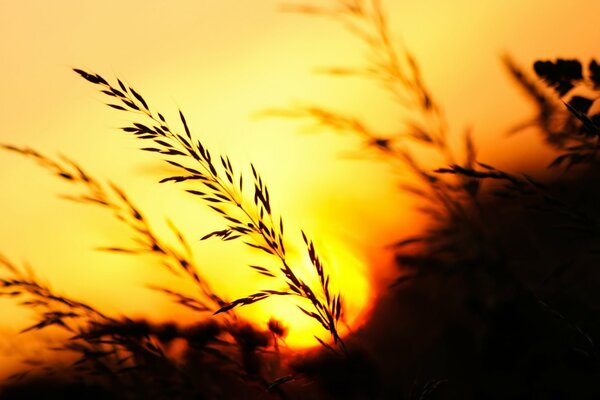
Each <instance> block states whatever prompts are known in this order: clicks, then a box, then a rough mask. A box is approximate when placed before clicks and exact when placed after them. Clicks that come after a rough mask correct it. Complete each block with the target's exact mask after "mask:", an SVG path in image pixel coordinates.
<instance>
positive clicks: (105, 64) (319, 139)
mask: <svg viewBox="0 0 600 400" xmlns="http://www.w3.org/2000/svg"><path fill="white" fill-rule="evenodd" d="M323 3H325V1H323ZM281 4H282V2H281V1H274V0H260V1H253V2H248V1H246V2H241V1H234V0H219V1H209V0H201V1H198V0H189V1H177V2H171V3H169V4H168V5H166V3H164V2H158V1H137V0H136V1H128V2H120V1H115V0H110V1H103V2H101V3H97V2H96V3H93V2H73V1H64V0H55V1H52V2H48V1H45V0H37V1H33V0H32V1H27V2H10V1H7V0H0V38H2V39H0V55H1V57H2V62H1V63H0V88H2V92H1V94H0V121H2V124H1V127H0V141H1V142H5V143H6V142H8V143H13V144H19V145H31V146H33V147H35V148H37V149H41V150H45V151H46V152H48V153H50V154H56V153H57V152H60V153H64V154H67V155H69V156H71V157H72V158H73V159H75V160H76V161H78V162H80V163H81V164H83V165H84V166H86V167H87V168H88V169H89V170H90V171H91V172H93V173H94V174H96V175H97V176H99V177H107V178H110V179H113V180H114V181H116V182H117V183H119V184H120V185H121V186H124V187H126V189H127V190H128V192H129V193H130V194H131V195H132V198H134V199H136V200H137V203H138V204H140V205H141V206H142V207H143V208H144V209H145V210H146V211H147V213H148V214H149V215H150V216H152V217H153V219H154V220H155V221H157V224H158V225H159V226H160V225H161V224H162V221H163V220H164V217H166V216H169V217H171V218H172V219H173V220H174V221H175V222H176V223H177V224H178V225H180V226H181V227H182V228H183V229H184V231H185V232H186V233H188V234H189V235H190V238H196V237H199V236H201V235H202V234H204V233H206V232H207V231H210V230H212V229H213V228H214V226H215V225H214V224H215V222H216V221H217V220H216V219H215V218H214V217H212V216H211V215H210V214H209V213H208V212H206V211H205V210H204V209H203V207H198V205H197V204H196V203H195V202H194V201H192V200H191V199H189V198H187V197H185V196H184V195H183V194H182V193H181V191H179V190H177V189H176V188H174V187H164V186H158V185H157V184H156V183H155V182H156V181H157V180H158V178H159V177H160V176H161V170H160V169H159V168H158V167H157V165H159V164H158V162H157V160H155V159H153V158H152V157H149V156H147V155H144V154H140V153H139V152H138V151H136V150H135V149H136V148H137V146H138V145H137V143H135V142H133V141H132V140H130V139H128V138H125V137H122V135H119V132H118V131H117V130H116V129H115V128H117V127H119V126H122V124H124V123H126V122H127V119H126V118H125V116H124V115H120V114H118V113H115V112H114V111H111V110H109V109H107V108H106V107H104V106H103V104H102V98H101V96H100V95H98V94H96V93H95V92H94V90H93V88H91V87H90V85H89V84H87V83H85V82H83V81H82V80H81V79H79V78H77V77H76V76H75V75H74V74H73V73H72V72H71V71H70V68H72V67H83V68H86V69H90V70H92V71H96V72H99V73H102V74H104V75H107V76H113V75H118V76H119V77H121V78H123V79H124V80H126V81H128V82H129V83H130V84H131V85H133V86H134V87H136V88H137V89H139V91H140V92H142V93H144V95H145V97H146V98H148V99H149V101H150V102H151V104H152V105H153V106H154V107H155V108H158V109H160V110H161V111H163V112H164V113H165V115H169V116H172V117H175V115H176V114H175V112H176V108H177V107H181V108H182V109H183V110H184V112H186V114H187V119H188V122H189V124H190V125H191V127H192V129H193V130H194V131H195V134H196V135H198V136H199V137H201V138H202V139H203V141H204V142H205V144H206V145H208V146H209V147H211V148H212V149H214V151H215V152H217V153H227V154H228V155H230V156H231V158H232V160H235V161H236V163H237V165H239V166H243V165H247V164H248V163H249V162H250V161H252V162H254V163H255V165H257V167H258V168H259V170H261V171H262V174H263V177H264V178H265V180H266V181H267V182H268V185H269V187H270V191H271V193H272V197H273V201H274V203H275V204H276V205H277V207H276V208H277V209H278V210H279V211H280V212H281V213H282V214H283V215H285V216H286V217H287V219H288V221H289V222H288V226H289V227H294V226H298V227H299V226H300V225H301V226H302V227H303V228H304V229H306V230H307V231H308V232H311V233H312V234H313V236H314V237H315V238H316V239H317V241H318V242H319V243H321V244H322V245H324V247H325V249H324V252H326V253H328V254H329V257H330V258H331V259H332V262H334V263H335V262H336V259H337V262H338V263H340V264H343V265H354V266H355V267H353V270H355V269H356V270H357V271H358V272H357V273H358V274H359V275H363V276H364V277H365V278H364V279H365V280H369V279H371V277H370V276H369V275H370V274H369V272H368V270H371V271H372V270H375V271H378V272H379V273H389V271H388V270H386V269H384V268H382V267H380V266H379V264H377V261H381V260H380V259H379V260H378V258H380V257H379V256H374V255H373V254H377V253H374V252H373V250H374V249H378V248H380V246H382V245H384V244H386V242H387V241H390V240H392V239H393V238H394V236H390V234H392V233H393V234H394V235H402V234H403V233H405V232H409V231H410V229H411V227H412V226H413V224H412V222H414V220H415V218H416V217H415V216H414V214H413V213H412V212H411V211H410V209H408V208H407V207H403V206H402V204H403V200H402V197H401V196H400V195H398V194H397V191H396V189H395V187H394V181H393V179H392V177H391V176H389V175H388V174H386V169H385V167H382V166H379V165H377V164H375V163H371V162H364V161H362V162H361V161H354V160H348V159H344V158H343V157H342V156H341V155H343V154H347V153H348V152H350V151H352V150H353V149H355V143H354V142H352V141H350V140H346V139H344V138H339V137H335V136H327V135H300V134H298V125H297V124H295V123H293V122H290V121H280V120H258V119H256V118H253V115H255V114H256V113H257V112H259V111H261V110H263V109H265V108H269V107H273V106H282V105H286V104H290V103H291V102H293V101H301V100H306V101H311V102H317V103H319V104H329V105H331V104H333V105H335V107H336V108H338V109H341V110H346V111H347V112H349V113H355V114H357V115H361V116H363V117H365V118H367V119H368V120H369V121H372V123H373V124H375V125H377V126H381V127H384V128H385V127H386V126H390V124H391V123H392V122H393V121H394V118H395V115H396V114H395V113H394V109H393V107H390V106H389V105H388V103H387V98H386V97H385V96H381V95H380V92H378V91H376V90H373V89H371V88H369V86H368V85H364V84H362V83H361V82H359V81H346V80H332V79H331V78H327V77H322V76H315V75H314V74H312V73H311V71H313V69H315V68H316V67H319V66H329V65H344V64H350V65H353V64H356V63H359V62H360V57H361V56H362V55H363V53H361V49H362V48H361V47H360V46H359V45H358V44H357V43H356V42H355V41H353V40H349V36H348V34H347V33H346V32H344V31H343V30H341V29H340V28H339V26H337V25H336V24H334V23H333V22H331V21H327V20H326V19H312V18H310V17H306V16H299V15H290V14H285V13H281V12H280V11H279V9H278V6H279V5H281ZM384 4H385V6H386V8H387V10H388V11H389V14H390V17H391V24H392V26H393V27H394V30H395V33H397V34H399V35H400V34H401V36H402V38H403V39H404V41H405V43H407V44H408V46H409V47H410V48H411V49H412V51H413V52H414V53H415V54H416V56H417V58H418V60H419V61H420V63H421V66H422V69H423V72H424V75H425V78H426V80H427V82H428V83H429V86H430V88H431V90H432V92H433V93H434V94H435V95H436V96H437V98H438V101H439V102H440V103H441V104H442V105H443V106H444V108H445V110H446V113H447V116H448V120H449V122H450V126H451V127H452V130H453V132H454V133H455V134H457V137H459V136H460V133H462V132H463V130H464V128H465V127H466V126H471V127H473V128H474V133H475V138H476V140H477V141H478V143H479V148H480V149H481V152H480V154H481V156H480V158H481V159H482V160H485V161H486V162H490V163H495V164H498V165H500V166H507V165H509V166H510V165H513V164H512V160H510V159H508V157H507V156H506V155H505V154H506V152H507V150H508V149H511V152H512V157H514V158H515V159H520V158H523V157H526V158H527V159H528V160H529V165H532V164H534V163H537V161H536V160H535V157H531V154H532V152H533V153H535V154H540V157H542V158H544V157H545V158H544V159H546V158H547V154H546V153H544V152H543V151H542V148H541V147H540V146H537V143H538V142H539V141H538V140H537V139H536V138H534V136H532V135H531V134H530V135H522V136H518V137H514V138H511V139H506V138H505V137H504V132H506V130H507V129H508V128H509V127H510V126H512V125H513V124H515V123H517V122H519V121H521V120H522V119H523V118H525V117H527V116H528V115H530V112H531V110H530V108H529V106H528V104H527V103H526V102H525V101H524V100H522V97H521V96H520V94H519V92H518V91H517V90H516V88H515V87H514V86H513V85H512V84H511V82H510V80H509V79H508V78H507V76H506V74H505V73H504V71H503V69H502V66H501V64H500V62H499V55H500V54H502V53H504V52H510V53H511V54H512V55H513V56H514V58H515V59H516V60H517V61H520V62H522V63H523V65H529V64H531V62H532V61H533V60H535V59H537V58H544V57H556V56H562V57H570V56H581V57H582V58H584V59H588V58H590V57H593V56H597V55H598V54H596V53H594V51H595V46H596V45H597V43H599V42H600V26H599V25H598V24H597V21H596V19H597V18H596V16H597V15H599V12H600V3H597V2H590V1H584V0H576V1H569V2H566V1H542V0H529V1H517V0H510V1H475V0H457V1H444V0H418V1H417V0H402V1H400V0H389V1H387V2H384ZM532 146H533V147H532ZM543 154H546V155H543ZM0 182H1V185H2V188H3V190H2V192H1V195H0V209H1V210H2V212H3V215H2V224H1V225H0V252H2V253H4V254H5V255H7V256H8V257H10V258H12V259H14V260H16V261H20V260H27V261H28V262H30V263H31V264H33V265H34V266H35V268H36V270H37V271H39V272H40V275H42V276H44V277H45V278H46V279H47V280H48V281H51V282H52V283H53V286H54V287H55V288H60V289H62V291H63V292H65V293H67V294H69V295H72V296H74V297H80V298H83V299H89V300H90V301H91V302H93V303H94V304H97V305H99V306H101V307H106V308H107V309H108V310H110V311H112V312H114V313H129V314H134V315H148V313H149V311H150V310H152V313H153V315H154V316H155V317H157V318H159V319H160V317H161V316H163V315H167V314H169V315H171V314H172V313H173V310H172V308H171V307H170V306H169V305H168V302H166V301H164V300H162V299H160V298H154V297H152V298H149V297H148V296H147V294H146V293H147V292H146V290H145V289H144V288H143V285H144V284H145V283H146V282H148V281H149V280H150V281H152V280H153V279H166V278H165V277H164V276H163V275H157V274H155V273H150V272H149V271H152V270H153V269H152V267H151V266H150V267H149V266H148V265H141V263H140V262H139V260H138V261H136V260H133V259H127V258H125V259H124V258H120V257H119V256H114V255H106V254H98V253H94V252H92V250H91V249H93V248H94V247H97V246H103V245H111V244H115V243H116V244H118V243H121V242H122V241H124V240H125V241H126V240H127V237H128V233H127V232H125V231H122V230H119V229H118V228H119V226H118V225H117V224H116V223H114V222H113V221H111V220H110V219H108V218H106V214H104V213H103V212H102V211H92V210H90V209H89V208H86V207H85V206H78V205H74V204H70V203H66V202H64V201H62V200H60V199H57V198H56V196H55V194H56V193H61V192H62V193H64V192H68V191H69V189H68V188H67V187H65V186H63V185H61V184H59V183H57V182H56V181H55V180H53V179H50V178H49V177H48V175H47V174H46V173H45V172H44V171H42V170H40V169H39V168H38V167H36V166H34V165H33V164H32V163H31V162H30V161H28V160H22V159H19V158H17V157H15V156H13V155H11V154H4V153H0ZM357 182H360V183H357ZM174 205H175V206H174ZM399 226H400V228H398V227H399ZM224 248H226V247H223V245H222V244H220V243H215V244H198V245H197V246H196V247H195V250H196V251H197V255H198V260H199V262H200V263H201V264H202V265H203V266H205V268H206V271H207V275H208V276H209V277H210V278H211V279H212V280H213V281H215V282H218V281H219V280H220V279H221V280H222V278H223V276H226V277H227V282H228V283H227V284H223V287H222V288H221V289H222V290H223V292H224V293H225V294H227V295H230V296H235V295H240V294H245V293H246V290H245V288H244V287H243V286H241V285H242V283H241V282H245V281H246V280H247V279H250V278H251V276H252V275H251V272H250V271H246V269H244V268H243V265H244V264H245V263H244V262H243V261H242V259H243V255H242V256H239V257H238V258H235V257H228V258H224V257H223V255H222V254H223V249H224ZM227 249H228V250H227V252H228V253H231V250H230V249H229V248H227ZM340 260H343V261H340ZM361 284H364V282H363V283H361ZM218 285H221V284H218ZM240 288H241V289H240ZM365 296H367V295H365ZM0 307H2V310H3V312H2V315H3V317H2V318H1V319H0V336H2V333H3V332H4V333H5V339H2V340H0V357H2V355H1V354H2V353H1V352H2V350H3V349H6V348H7V347H8V346H11V343H12V344H14V343H16V342H14V340H13V339H11V340H12V341H11V340H9V339H6V337H12V336H11V335H12V334H13V333H14V332H15V331H16V330H18V328H19V327H21V326H22V325H21V322H22V320H24V317H23V316H22V315H21V313H19V312H17V311H16V310H15V309H14V308H12V307H11V306H10V305H9V303H7V302H0ZM265 307H267V306H265ZM277 307H285V306H277ZM5 310H6V311H5ZM269 312H271V310H270V309H268V308H264V309H263V313H264V314H263V316H262V317H261V318H265V315H267V313H269ZM282 312H283V313H284V314H285V311H282ZM176 315H177V314H176ZM18 340H21V341H22V340H23V339H18ZM1 364H2V362H0V365H1ZM0 373H2V371H0Z"/></svg>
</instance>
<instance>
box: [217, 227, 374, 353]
mask: <svg viewBox="0 0 600 400" xmlns="http://www.w3.org/2000/svg"><path fill="white" fill-rule="evenodd" d="M322 239H323V238H322ZM325 243H326V245H325V246H319V250H320V251H322V253H323V256H321V258H322V259H323V261H324V264H325V267H326V269H327V270H328V271H331V281H332V293H342V298H343V315H342V317H341V320H340V321H341V323H340V324H339V330H340V332H339V333H340V336H342V338H343V337H344V336H345V335H347V334H348V333H349V329H350V330H355V329H358V328H359V327H360V324H361V323H362V322H364V318H365V315H366V314H367V313H368V309H369V306H370V305H371V304H372V301H373V298H372V296H373V292H372V288H371V283H370V277H369V276H368V272H367V270H368V268H367V265H366V264H365V262H364V261H362V260H360V259H359V257H358V255H357V254H355V253H353V252H352V251H351V249H349V248H348V247H346V246H344V245H343V244H342V243H340V242H338V241H336V240H335V239H333V238H328V239H327V241H325ZM323 251H324V252H323ZM296 259H298V261H297V262H292V265H293V266H294V271H297V274H298V276H299V277H301V278H302V279H305V280H306V281H307V282H309V283H311V284H314V286H315V287H318V279H316V277H315V272H314V266H313V265H312V263H311V261H310V259H309V258H308V256H307V255H302V256H298V257H296ZM261 283H264V281H262V280H260V283H258V284H257V282H252V281H249V282H246V285H245V286H244V287H241V288H238V289H242V290H244V289H246V288H247V287H252V286H257V287H260V286H258V285H260V284H261ZM225 285H226V283H225ZM298 306H302V307H304V308H305V309H307V310H310V303H309V302H308V301H307V300H306V299H298V298H296V297H287V296H282V297H273V298H271V299H268V300H265V301H264V302H263V303H258V304H256V305H250V306H248V307H246V309H244V308H241V309H239V313H240V315H242V316H244V317H246V318H248V319H249V320H250V321H252V322H253V323H254V324H256V325H257V326H258V327H263V328H264V327H266V326H267V324H268V322H269V320H271V318H273V319H275V320H277V321H280V322H281V323H282V324H283V325H284V326H286V327H287V328H288V334H287V336H286V337H285V339H284V342H285V344H286V345H287V346H289V347H291V348H294V349H302V348H309V347H313V346H317V345H318V342H317V341H316V340H315V336H317V337H319V338H320V339H322V340H324V341H326V342H328V341H330V337H329V333H328V332H327V331H326V330H325V329H324V328H323V327H322V326H321V325H320V324H318V323H317V322H316V321H315V320H313V319H311V318H309V317H307V316H306V315H305V314H304V313H303V312H302V311H300V310H299V308H298Z"/></svg>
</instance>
